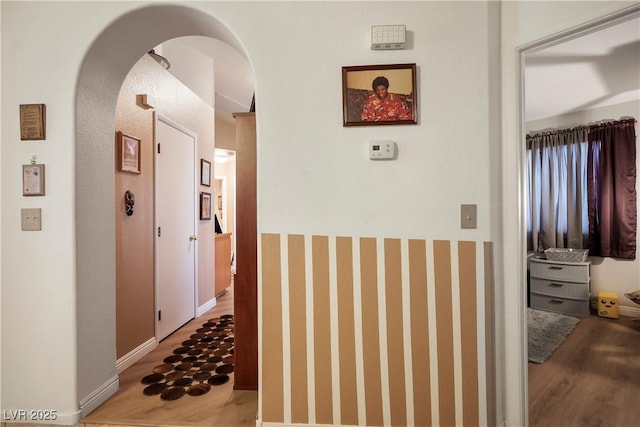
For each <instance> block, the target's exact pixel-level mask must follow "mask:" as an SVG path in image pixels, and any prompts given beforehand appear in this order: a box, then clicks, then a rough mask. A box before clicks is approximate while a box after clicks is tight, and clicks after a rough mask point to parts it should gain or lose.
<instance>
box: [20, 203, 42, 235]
mask: <svg viewBox="0 0 640 427" xmlns="http://www.w3.org/2000/svg"><path fill="white" fill-rule="evenodd" d="M20 218H21V221H20V225H21V228H22V231H41V230H42V209H40V208H30V209H21V210H20Z"/></svg>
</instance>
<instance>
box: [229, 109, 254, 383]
mask: <svg viewBox="0 0 640 427" xmlns="http://www.w3.org/2000/svg"><path fill="white" fill-rule="evenodd" d="M233 116H234V117H235V119H236V230H237V234H236V255H237V256H236V274H235V276H234V292H233V295H234V301H233V303H234V308H233V310H234V316H235V329H236V330H235V353H234V355H235V373H234V385H233V388H234V389H235V390H257V389H258V227H257V197H256V196H257V190H256V184H257V173H256V166H257V161H256V145H257V144H256V142H257V135H256V126H255V123H256V122H255V113H235V114H234V115H233ZM240 122H242V124H243V125H242V126H238V123H240Z"/></svg>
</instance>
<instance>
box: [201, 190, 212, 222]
mask: <svg viewBox="0 0 640 427" xmlns="http://www.w3.org/2000/svg"><path fill="white" fill-rule="evenodd" d="M200 219H211V193H206V192H204V191H203V192H201V193H200Z"/></svg>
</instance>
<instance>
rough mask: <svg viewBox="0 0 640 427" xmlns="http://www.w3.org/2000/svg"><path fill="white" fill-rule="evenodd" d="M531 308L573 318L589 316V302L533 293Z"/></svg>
mask: <svg viewBox="0 0 640 427" xmlns="http://www.w3.org/2000/svg"><path fill="white" fill-rule="evenodd" d="M531 307H532V308H537V309H540V310H546V311H554V312H556V313H563V314H568V315H571V316H579V317H586V316H588V315H589V300H588V299H587V300H575V299H566V298H559V297H552V296H547V295H540V294H536V293H533V292H532V293H531Z"/></svg>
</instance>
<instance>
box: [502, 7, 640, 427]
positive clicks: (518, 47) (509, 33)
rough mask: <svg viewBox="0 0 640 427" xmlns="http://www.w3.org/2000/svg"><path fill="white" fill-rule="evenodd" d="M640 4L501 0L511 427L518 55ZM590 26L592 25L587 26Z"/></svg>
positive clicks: (519, 328) (521, 329)
mask: <svg viewBox="0 0 640 427" xmlns="http://www.w3.org/2000/svg"><path fill="white" fill-rule="evenodd" d="M637 5H638V2H617V1H613V2H606V1H601V2H591V1H585V2H577V1H576V2H503V3H502V10H501V40H502V42H501V46H502V69H501V72H502V87H501V89H502V99H503V104H502V127H503V140H502V160H503V161H502V173H503V192H504V193H503V194H504V200H503V202H504V203H503V212H504V215H503V220H504V224H503V233H504V236H503V237H504V239H503V247H502V249H503V250H504V264H503V265H502V269H503V272H504V283H505V286H504V288H503V289H502V292H503V294H502V297H503V298H504V304H503V305H504V311H503V313H502V316H503V318H504V319H509V320H510V321H509V322H505V323H504V329H503V333H504V336H503V339H504V343H505V344H506V343H508V346H505V348H504V352H503V354H504V357H505V359H504V371H503V372H504V373H505V378H504V390H505V414H506V419H507V420H509V424H510V425H526V423H527V406H528V401H527V386H526V384H527V381H526V376H527V372H526V366H527V365H526V360H527V358H526V341H525V339H524V338H525V337H526V323H525V322H524V313H523V311H524V307H526V289H525V287H524V286H509V285H508V284H514V283H515V284H519V283H524V280H525V277H526V276H525V274H526V267H525V253H526V241H525V240H524V239H523V236H524V230H525V227H524V213H523V210H522V206H521V200H522V198H521V195H522V194H523V193H522V189H523V175H522V173H521V171H522V170H523V169H522V165H523V161H524V148H523V147H524V145H523V141H524V134H525V126H524V116H523V111H522V106H523V104H522V102H521V101H522V99H521V94H522V92H521V91H522V89H523V86H522V85H523V82H524V79H523V78H522V76H521V71H522V66H523V65H524V63H520V61H519V59H520V55H521V52H523V51H524V50H526V48H529V47H533V46H536V45H537V44H538V43H540V41H541V40H544V39H546V38H550V37H552V36H557V37H560V36H563V35H568V34H570V33H572V32H573V31H577V30H586V29H588V28H587V27H591V26H595V25H596V24H600V20H601V19H602V18H603V17H606V16H610V15H611V14H615V13H616V12H620V11H623V10H625V9H628V8H634V7H637ZM587 23H590V25H588V26H587V25H586V24H587Z"/></svg>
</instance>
